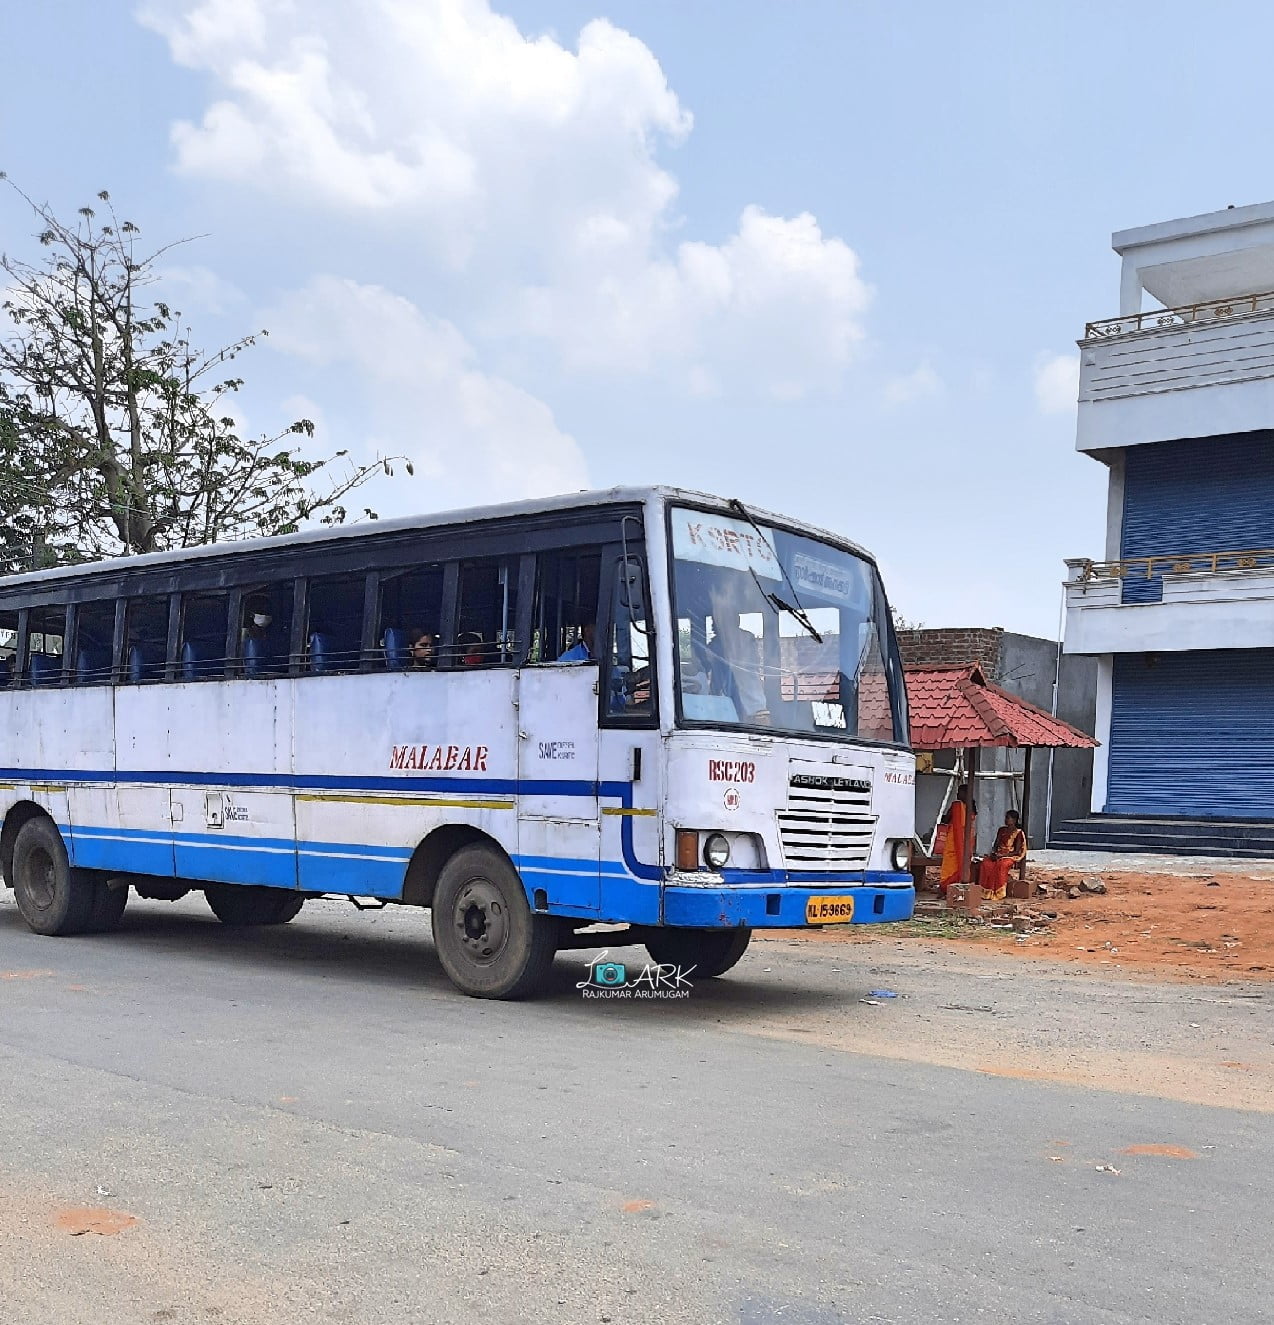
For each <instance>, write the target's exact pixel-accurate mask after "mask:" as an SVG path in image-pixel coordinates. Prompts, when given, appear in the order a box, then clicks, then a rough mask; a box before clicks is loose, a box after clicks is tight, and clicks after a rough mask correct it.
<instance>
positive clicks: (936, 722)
mask: <svg viewBox="0 0 1274 1325" xmlns="http://www.w3.org/2000/svg"><path fill="white" fill-rule="evenodd" d="M903 672H904V674H905V676H906V679H907V704H908V708H909V709H910V713H911V744H912V748H913V749H914V750H915V751H916V752H917V755H918V756H920V755H923V754H926V753H930V754H931V753H935V752H937V751H939V750H955V751H958V752H959V754H960V756H961V762H962V766H963V772H964V781H965V782H966V784H967V788H968V789H967V791H966V808H967V809H968V810H969V811H970V813H968V814H966V815H965V824H966V830H965V840H964V844H963V850H962V853H961V869H960V878H961V881H962V882H964V883H968V882H969V881H970V874H971V864H972V860H973V849H974V838H973V833H974V825H973V815H972V813H971V811H972V802H973V798H974V796H973V790H974V778H975V777H976V775H977V771H978V752H979V750H984V749H988V748H993V747H1004V746H1016V747H1020V748H1023V749H1025V751H1026V763H1025V768H1024V773H1023V783H1024V785H1023V795H1022V814H1023V818H1022V827H1023V829H1024V830H1025V829H1026V827H1027V823H1026V812H1027V807H1028V806H1029V805H1030V789H1031V752H1032V751H1034V750H1038V749H1058V748H1062V747H1068V748H1072V749H1092V748H1094V747H1095V746H1096V745H1097V742H1096V741H1095V740H1093V738H1092V737H1091V736H1087V735H1085V734H1084V733H1083V732H1082V731H1080V730H1079V729H1078V728H1077V727H1072V726H1071V725H1070V723H1068V722H1063V721H1062V720H1061V719H1060V718H1056V717H1054V716H1053V715H1052V714H1051V713H1046V712H1045V711H1044V710H1043V709H1041V708H1037V707H1036V706H1035V705H1034V704H1029V703H1027V701H1026V700H1024V699H1019V698H1018V697H1017V696H1016V695H1011V694H1010V693H1009V692H1008V691H1007V690H1003V689H1001V688H1000V687H999V686H997V685H992V684H991V683H990V682H989V681H988V680H987V679H986V677H985V676H984V675H983V673H982V669H981V668H980V667H978V666H977V665H976V664H974V663H968V664H965V665H963V666H959V667H923V666H910V667H904V668H903ZM943 808H945V806H944V807H943Z"/></svg>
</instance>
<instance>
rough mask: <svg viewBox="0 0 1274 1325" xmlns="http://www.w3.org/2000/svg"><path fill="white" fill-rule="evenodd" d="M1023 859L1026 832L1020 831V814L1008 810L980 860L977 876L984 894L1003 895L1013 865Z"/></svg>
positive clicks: (994, 896)
mask: <svg viewBox="0 0 1274 1325" xmlns="http://www.w3.org/2000/svg"><path fill="white" fill-rule="evenodd" d="M1025 859H1026V834H1025V833H1024V832H1023V831H1022V816H1021V815H1020V814H1018V812H1017V811H1016V810H1010V811H1009V812H1008V813H1007V814H1006V815H1005V816H1004V827H1003V828H1001V829H1000V830H999V831H998V832H997V833H996V835H995V846H993V847H992V848H991V854H990V855H989V856H986V857H984V858H983V861H982V872H981V874H980V875H979V876H978V878H979V881H980V882H981V884H982V888H983V890H984V891H985V892H986V895H987V896H988V897H993V898H997V899H998V898H1001V897H1003V896H1004V894H1005V891H1006V889H1007V888H1008V884H1009V874H1010V873H1011V872H1012V870H1013V867H1014V866H1015V865H1020V864H1021V863H1022V861H1024V860H1025Z"/></svg>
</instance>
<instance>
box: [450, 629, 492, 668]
mask: <svg viewBox="0 0 1274 1325" xmlns="http://www.w3.org/2000/svg"><path fill="white" fill-rule="evenodd" d="M456 653H457V654H458V655H459V656H460V661H461V663H462V664H463V665H464V666H465V667H480V666H481V665H482V664H483V663H484V662H486V661H487V657H486V646H485V645H484V644H483V642H482V636H481V635H479V634H478V632H477V631H476V630H466V631H464V632H463V633H462V634H460V635H457V636H456Z"/></svg>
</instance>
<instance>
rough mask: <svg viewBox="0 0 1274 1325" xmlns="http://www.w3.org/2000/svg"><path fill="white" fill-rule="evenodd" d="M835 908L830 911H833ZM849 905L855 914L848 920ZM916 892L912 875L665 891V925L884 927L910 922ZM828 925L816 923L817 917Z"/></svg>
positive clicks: (669, 887)
mask: <svg viewBox="0 0 1274 1325" xmlns="http://www.w3.org/2000/svg"><path fill="white" fill-rule="evenodd" d="M829 903H831V905H829ZM846 903H850V904H852V912H851V914H850V915H849V917H848V921H846V919H845V911H846V909H847V908H846V905H845V904H846ZM915 903H916V889H915V886H914V884H913V882H912V878H911V875H910V874H885V875H881V876H880V877H878V878H875V879H873V880H872V881H871V882H870V883H864V882H863V879H862V875H858V876H857V877H856V878H854V879H843V880H838V879H836V878H834V877H832V878H828V879H820V880H819V882H818V883H817V884H814V883H808V882H806V881H804V880H802V882H801V883H800V884H791V883H783V884H780V885H775V884H773V883H770V884H741V885H740V884H729V885H716V886H706V887H705V886H703V885H684V884H678V883H676V882H669V883H668V884H666V885H665V886H664V895H663V923H664V924H665V925H675V926H678V927H688V928H694V929H729V928H734V927H736V926H746V927H747V928H749V929H797V928H802V929H803V928H805V927H806V926H809V925H824V924H844V923H849V924H854V925H870V924H883V923H886V922H888V921H891V920H910V919H911V913H912V911H913V909H914V907H915ZM819 915H821V916H827V917H830V918H827V919H814V918H812V917H814V916H819Z"/></svg>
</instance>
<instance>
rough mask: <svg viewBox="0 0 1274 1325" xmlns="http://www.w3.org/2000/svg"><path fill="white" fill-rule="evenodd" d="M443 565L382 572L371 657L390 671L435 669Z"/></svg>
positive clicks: (373, 661) (370, 660)
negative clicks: (378, 609)
mask: <svg viewBox="0 0 1274 1325" xmlns="http://www.w3.org/2000/svg"><path fill="white" fill-rule="evenodd" d="M442 569H443V568H442V567H441V566H434V565H430V566H420V567H417V568H415V569H413V570H408V571H400V572H397V573H394V572H387V571H382V572H381V577H380V611H379V615H378V617H377V621H376V628H375V630H374V631H373V632H372V638H373V639H374V640H375V641H376V644H375V645H374V647H373V650H372V657H371V658H370V659H369V660H368V661H369V662H370V663H371V665H372V667H374V668H378V669H379V668H386V669H388V670H389V671H391V672H399V671H407V670H412V671H432V670H433V668H434V667H435V666H436V664H437V658H438V648H439V642H440V639H441V633H442Z"/></svg>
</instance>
